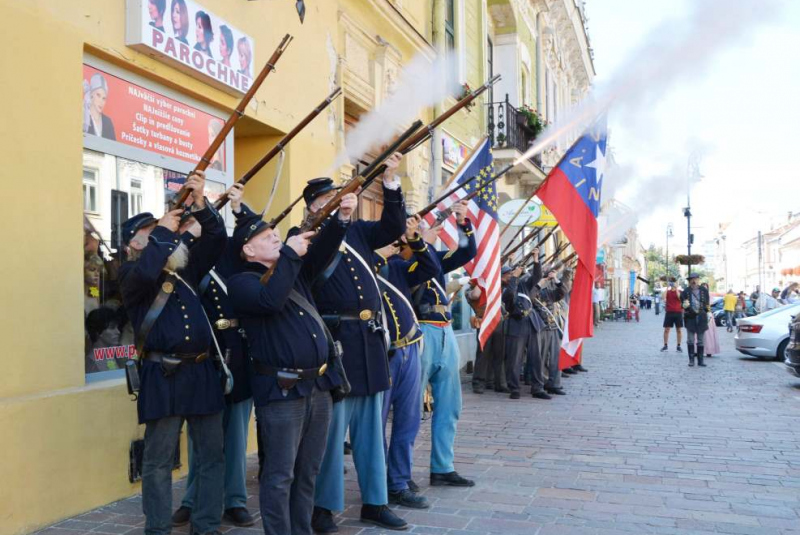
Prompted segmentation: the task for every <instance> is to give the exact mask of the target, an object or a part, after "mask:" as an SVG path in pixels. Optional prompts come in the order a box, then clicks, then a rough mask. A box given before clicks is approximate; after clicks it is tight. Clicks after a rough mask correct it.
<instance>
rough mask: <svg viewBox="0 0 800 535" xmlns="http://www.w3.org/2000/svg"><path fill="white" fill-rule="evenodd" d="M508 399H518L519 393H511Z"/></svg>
mask: <svg viewBox="0 0 800 535" xmlns="http://www.w3.org/2000/svg"><path fill="white" fill-rule="evenodd" d="M508 397H509V398H511V399H519V392H511V395H510V396H508Z"/></svg>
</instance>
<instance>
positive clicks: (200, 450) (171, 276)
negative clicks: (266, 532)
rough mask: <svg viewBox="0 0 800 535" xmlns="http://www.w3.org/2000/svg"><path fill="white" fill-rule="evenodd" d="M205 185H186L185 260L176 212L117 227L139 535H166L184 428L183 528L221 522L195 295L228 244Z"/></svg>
mask: <svg viewBox="0 0 800 535" xmlns="http://www.w3.org/2000/svg"><path fill="white" fill-rule="evenodd" d="M204 184H205V176H204V174H203V173H202V172H199V173H197V174H193V175H192V176H190V177H189V179H188V180H187V181H186V187H187V188H188V189H190V190H191V192H192V193H191V196H192V199H193V204H192V206H193V212H192V214H193V216H194V217H195V219H197V222H198V223H199V224H200V226H201V227H202V237H200V238H199V239H198V240H197V243H196V244H195V245H194V247H192V250H191V252H189V251H188V247H187V246H186V245H185V244H182V243H181V240H180V236H179V235H178V234H177V230H178V225H179V222H180V217H181V215H182V213H183V210H182V209H176V210H172V211H170V212H168V213H166V214H165V215H164V216H163V217H162V218H161V219H160V220H158V221H156V219H155V218H154V217H153V216H152V214H149V213H141V214H138V215H135V216H133V217H132V218H130V219H128V220H127V221H126V222H125V223H123V225H122V232H123V236H122V239H123V243H124V245H125V252H126V254H127V255H128V261H127V262H125V263H124V264H123V265H122V266H121V268H120V289H121V293H122V299H123V303H124V305H125V309H126V311H127V313H128V316H129V318H130V320H131V323H132V325H133V329H134V333H135V335H136V345H137V351H138V352H139V358H140V359H141V370H140V371H141V389H140V393H139V398H138V413H139V422H140V423H142V424H145V426H146V428H145V438H144V460H143V465H142V506H143V509H144V514H145V517H146V522H145V533H148V534H150V533H152V534H166V533H169V532H170V530H171V528H172V526H171V518H170V516H171V513H172V468H173V463H174V456H175V447H176V445H177V444H178V436H179V432H180V428H181V425H182V424H183V421H184V420H186V421H187V422H188V429H189V435H190V436H191V437H192V440H193V442H194V447H195V451H196V454H197V485H198V490H197V497H196V500H195V504H194V508H193V509H192V514H191V523H192V529H193V531H194V532H195V533H211V532H214V531H216V530H217V528H218V527H219V524H220V521H221V513H222V488H223V487H222V478H223V473H224V466H223V464H224V459H223V452H222V410H223V409H224V408H225V400H224V398H223V389H222V385H221V382H220V375H219V372H218V371H217V369H216V367H215V365H214V358H213V356H212V353H211V352H212V346H213V340H212V334H211V327H210V325H209V322H208V318H207V317H206V315H205V312H204V311H203V306H202V304H201V302H200V298H199V297H198V295H197V286H198V284H199V283H200V281H201V280H202V279H203V277H204V276H205V275H206V273H208V270H209V269H211V267H212V266H213V265H214V264H215V263H216V262H217V260H218V259H219V257H220V254H221V253H222V251H223V249H224V247H225V242H226V239H227V238H226V234H225V226H224V224H223V222H222V218H221V217H220V215H219V214H218V213H217V212H216V211H215V210H214V208H213V207H212V206H211V205H210V204H208V203H207V202H206V200H205V199H204V198H203V187H204Z"/></svg>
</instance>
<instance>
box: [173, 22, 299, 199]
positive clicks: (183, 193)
mask: <svg viewBox="0 0 800 535" xmlns="http://www.w3.org/2000/svg"><path fill="white" fill-rule="evenodd" d="M292 39H293V37H292V36H291V35H289V34H288V33H287V34H286V35H285V36H284V37H283V39H282V40H281V42H280V44H279V45H278V48H276V49H275V52H273V53H272V56H270V58H269V61H267V64H266V65H264V68H263V69H261V72H260V73H258V76H256V78H255V80H253V85H251V86H250V89H248V90H247V93H245V94H244V96H243V97H242V100H240V101H239V105H238V106H236V109H235V110H233V113H232V114H231V116H230V117H228V120H227V121H225V124H224V125H223V126H222V130H220V131H219V134H217V136H216V137H215V138H214V140H213V141H212V142H211V145H209V146H208V149H206V151H205V152H204V153H203V156H202V157H201V158H200V161H199V162H197V165H196V166H195V168H194V169H193V170H192V171H191V172H190V173H189V175H187V176H190V175H191V174H192V173H195V172H197V171H205V170H206V168H208V166H209V165H211V158H213V157H214V154H216V152H217V151H218V150H219V148H220V147H221V146H222V143H223V142H224V141H225V138H226V137H227V136H228V134H229V133H230V131H231V130H232V129H233V125H235V124H236V122H237V121H238V120H239V119H241V117H242V116H243V115H244V111H245V108H246V107H247V104H249V103H250V101H251V100H252V99H253V96H255V94H256V91H257V90H258V88H259V87H260V86H261V84H262V83H263V82H264V80H265V79H266V78H267V75H269V73H270V72H272V71H274V70H275V64H276V63H277V62H278V60H279V59H280V58H281V56H282V55H283V53H284V51H285V50H286V47H287V46H289V43H290V42H291V41H292ZM189 193H190V191H189V190H188V189H186V186H183V187H181V189H180V190H178V193H177V194H176V195H175V198H174V199H173V200H172V201H171V202H170V205H169V209H170V210H174V209H175V208H177V207H179V206H181V205H183V203H184V202H186V199H187V198H188V197H189Z"/></svg>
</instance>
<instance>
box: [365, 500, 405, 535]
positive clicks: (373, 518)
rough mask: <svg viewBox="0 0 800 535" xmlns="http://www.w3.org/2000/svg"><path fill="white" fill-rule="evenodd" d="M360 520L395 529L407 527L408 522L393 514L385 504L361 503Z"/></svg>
mask: <svg viewBox="0 0 800 535" xmlns="http://www.w3.org/2000/svg"><path fill="white" fill-rule="evenodd" d="M361 521H362V522H366V523H368V524H375V525H376V526H380V527H382V528H385V529H393V530H396V531H404V530H407V529H408V522H406V521H405V520H403V519H402V518H400V517H399V516H397V515H396V514H394V512H393V511H392V510H391V509H389V507H388V506H386V505H367V504H364V505H362V506H361Z"/></svg>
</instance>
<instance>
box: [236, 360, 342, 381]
mask: <svg viewBox="0 0 800 535" xmlns="http://www.w3.org/2000/svg"><path fill="white" fill-rule="evenodd" d="M251 362H252V364H253V370H254V371H255V372H256V373H257V374H259V375H266V376H268V377H277V376H278V374H279V373H286V374H290V375H294V376H296V378H297V379H298V380H301V379H316V378H317V377H320V376H322V375H324V374H325V371H326V370H327V369H328V363H327V362H326V363H325V364H323V365H322V366H320V367H319V368H307V369H305V370H303V369H299V368H276V367H274V366H268V365H267V364H264V363H263V362H261V361H258V360H252V361H251Z"/></svg>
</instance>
